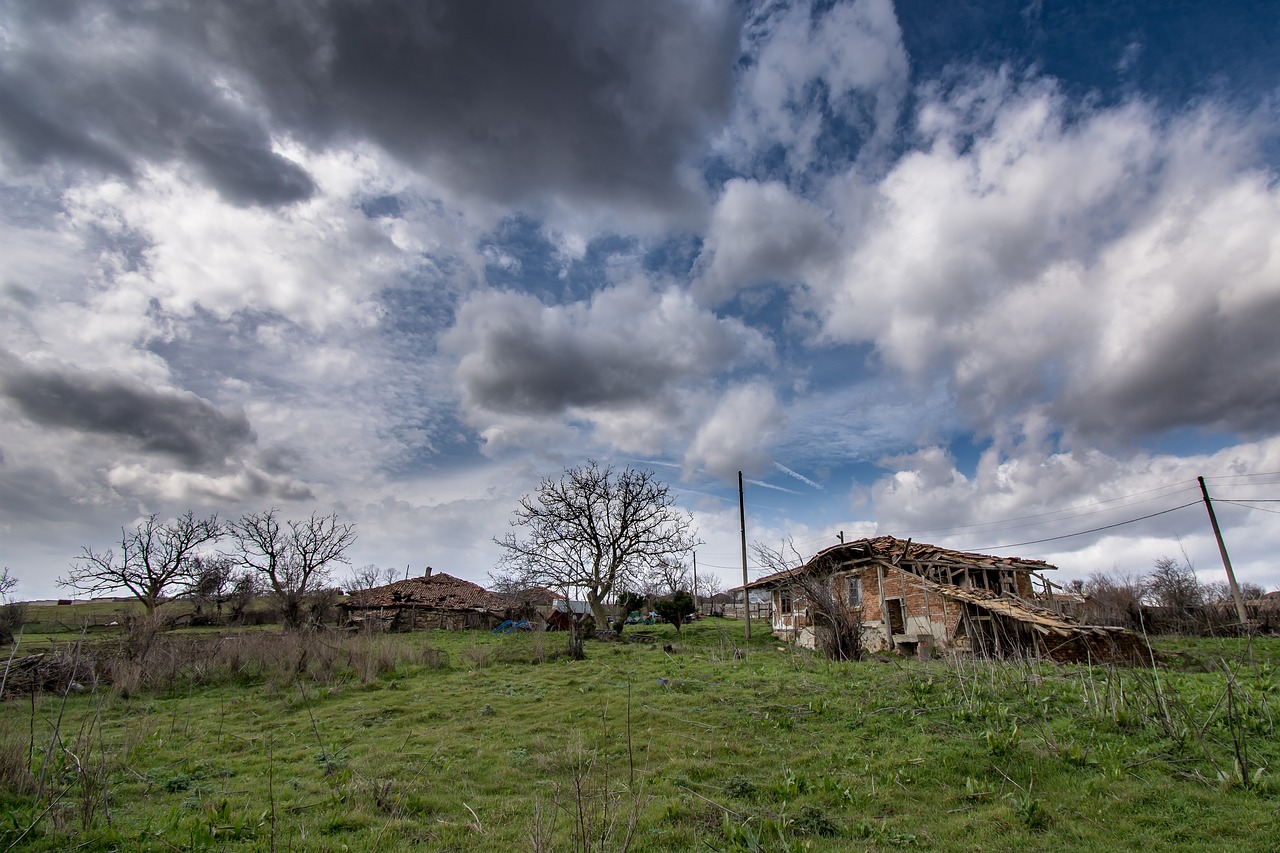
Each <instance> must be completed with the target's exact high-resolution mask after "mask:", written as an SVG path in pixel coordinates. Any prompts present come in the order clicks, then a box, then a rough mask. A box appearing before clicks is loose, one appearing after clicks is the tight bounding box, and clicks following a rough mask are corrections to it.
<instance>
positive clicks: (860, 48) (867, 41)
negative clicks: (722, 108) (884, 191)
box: [721, 0, 909, 179]
mask: <svg viewBox="0 0 1280 853" xmlns="http://www.w3.org/2000/svg"><path fill="white" fill-rule="evenodd" d="M744 41H745V45H744V54H745V59H744V66H745V70H744V71H743V73H742V79H741V81H740V84H739V101H738V104H737V106H736V109H735V113H734V116H733V118H732V120H731V122H730V124H729V128H728V130H727V131H726V133H725V137H724V139H723V140H722V143H721V147H722V149H723V150H724V151H725V153H727V154H728V155H729V156H730V157H732V158H733V159H735V160H736V161H738V162H740V163H742V164H743V165H744V166H746V167H747V168H751V166H753V165H754V162H755V161H756V160H758V159H759V158H763V157H766V156H768V155H771V154H773V155H776V154H777V153H778V152H781V154H782V156H783V157H784V158H785V171H786V172H788V173H789V174H792V175H795V176H797V177H798V178H801V179H803V178H804V177H805V176H806V173H807V172H809V171H810V170H812V169H816V170H817V171H819V172H823V171H826V170H827V169H828V168H829V164H828V161H829V160H830V159H832V156H833V155H835V157H836V158H837V159H839V160H843V156H842V155H843V151H844V146H846V145H848V144H849V142H850V138H851V137H852V138H854V139H856V140H857V143H858V146H859V147H861V148H864V149H866V150H867V151H868V152H870V153H877V154H878V153H881V152H880V150H879V149H881V148H882V146H883V145H884V143H885V142H886V141H887V140H888V139H889V137H890V135H891V134H892V133H893V131H894V129H895V126H896V124H897V121H898V116H899V113H900V110H901V103H902V100H903V98H905V96H906V94H907V91H908V86H909V84H908V72H909V63H908V58H907V53H906V50H905V49H904V47H903V43H902V32H901V29H900V28H899V26H898V20H897V17H896V15H895V14H894V9H893V4H892V2H890V0H856V2H852V3H835V4H819V3H815V2H798V3H793V4H763V5H762V9H761V10H760V12H759V13H758V15H757V17H756V18H755V19H753V20H752V21H750V22H749V24H748V27H747V29H746V34H745V37H744Z"/></svg>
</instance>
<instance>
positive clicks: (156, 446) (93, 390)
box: [0, 357, 255, 468]
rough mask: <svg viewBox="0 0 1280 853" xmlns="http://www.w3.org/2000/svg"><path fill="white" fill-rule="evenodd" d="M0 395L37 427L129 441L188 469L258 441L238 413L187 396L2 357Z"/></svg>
mask: <svg viewBox="0 0 1280 853" xmlns="http://www.w3.org/2000/svg"><path fill="white" fill-rule="evenodd" d="M0 394H2V395H3V396H4V397H6V398H8V399H9V400H10V401H11V402H12V403H13V404H14V405H15V406H16V407H17V408H18V410H19V411H20V412H21V413H22V414H23V415H24V416H26V417H27V418H28V419H29V420H31V421H33V422H35V423H37V424H40V425H41V426H46V427H54V428H62V429H73V430H81V431H85V432H91V433H97V434H99V435H108V436H113V437H117V438H122V439H126V440H130V441H132V442H136V444H137V445H138V446H140V447H141V448H142V449H143V450H144V451H147V452H151V453H163V454H166V455H169V456H173V457H175V458H177V460H178V461H179V462H181V463H182V464H184V465H186V466H188V467H190V468H206V467H210V466H215V465H217V464H219V463H221V462H222V461H223V460H225V459H226V458H227V457H228V456H229V455H231V454H232V453H234V452H235V451H236V450H238V449H240V448H241V447H244V446H245V445H247V444H251V443H252V442H253V441H254V439H255V437H254V433H253V430H252V428H251V427H250V426H249V421H248V419H247V418H246V417H245V416H244V413H243V412H240V413H236V414H228V413H226V412H223V411H221V410H219V409H218V408H217V407H216V406H214V405H213V404H212V403H210V402H209V401H208V400H205V399H202V398H200V397H197V396H196V395H195V394H192V393H190V392H186V391H168V390H164V391H162V390H156V389H153V388H148V387H147V386H145V385H143V384H141V383H139V382H133V381H129V380H123V379H119V378H116V377H110V376H103V375H98V374H93V373H88V372H83V371H78V370H75V369H73V368H63V369H57V370H55V369H39V368H33V367H31V366H29V365H26V364H24V363H23V362H21V361H19V360H18V359H16V358H13V357H4V358H0Z"/></svg>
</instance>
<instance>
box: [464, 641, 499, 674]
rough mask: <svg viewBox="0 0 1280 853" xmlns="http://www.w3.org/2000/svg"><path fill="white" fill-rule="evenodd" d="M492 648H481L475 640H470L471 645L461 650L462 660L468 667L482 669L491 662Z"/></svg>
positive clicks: (492, 657)
mask: <svg viewBox="0 0 1280 853" xmlns="http://www.w3.org/2000/svg"><path fill="white" fill-rule="evenodd" d="M493 659H494V652H493V649H482V648H480V646H479V645H477V644H476V641H475V640H472V641H471V645H469V646H467V647H466V648H465V649H463V650H462V661H463V663H465V664H466V665H467V668H468V669H484V668H485V667H487V666H488V665H489V664H491V663H493Z"/></svg>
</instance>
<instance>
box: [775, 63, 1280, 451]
mask: <svg viewBox="0 0 1280 853" xmlns="http://www.w3.org/2000/svg"><path fill="white" fill-rule="evenodd" d="M1073 111H1074V112H1073ZM919 126H920V128H921V132H922V133H924V134H926V136H927V138H928V139H929V140H930V143H929V144H928V146H927V147H925V148H922V149H921V150H918V151H915V152H912V153H909V154H907V155H906V156H904V157H903V158H902V159H901V160H900V161H899V162H898V163H897V165H895V166H894V168H893V169H892V170H891V171H890V172H889V173H888V174H887V175H886V177H885V178H884V180H883V181H881V182H879V183H878V184H877V185H875V187H874V194H875V196H876V199H875V202H874V203H873V204H872V205H870V206H869V207H867V208H860V209H862V210H866V209H869V210H870V211H872V213H871V216H870V217H869V218H868V219H866V220H861V219H860V220H857V221H855V222H841V223H840V225H841V226H842V227H843V228H844V229H845V233H846V234H847V235H848V237H849V239H848V240H847V241H846V242H845V247H846V250H845V252H844V254H843V256H842V257H841V258H840V259H839V260H838V261H837V262H836V263H833V264H830V265H828V266H827V267H826V268H825V270H819V271H816V272H815V273H813V274H811V275H809V276H808V277H807V278H806V280H805V288H804V289H803V292H802V293H801V294H800V295H799V296H798V300H799V302H800V303H801V304H802V305H803V306H804V308H805V309H806V310H807V311H809V312H811V313H812V315H813V316H815V317H817V318H818V319H819V321H820V323H821V327H822V334H821V338H822V339H824V340H826V341H830V342H840V343H858V342H871V343H874V345H875V347H876V350H877V353H878V354H879V356H880V357H881V358H882V359H883V361H884V363H885V364H886V365H888V366H890V367H893V368H895V369H897V370H900V371H902V372H904V373H905V374H906V375H908V376H913V377H916V378H922V377H926V376H928V375H930V374H933V373H935V372H941V373H943V374H945V375H946V376H948V378H949V381H950V383H951V384H952V386H953V388H954V390H955V393H956V395H957V397H958V398H959V400H960V402H961V404H962V406H964V407H965V409H966V410H967V412H968V413H969V416H970V418H971V425H973V426H977V427H979V428H980V429H982V430H985V431H988V432H990V431H992V430H994V429H995V428H996V425H997V424H998V423H999V422H1000V421H1001V420H1002V419H1006V418H1009V417H1018V416H1020V415H1021V413H1023V412H1025V411H1028V410H1029V408H1030V407H1033V406H1035V405H1037V404H1039V403H1042V402H1045V401H1050V400H1052V401H1053V404H1052V414H1053V415H1054V417H1055V418H1056V419H1057V420H1058V422H1059V423H1060V424H1061V425H1062V426H1063V427H1065V428H1067V429H1069V430H1078V431H1081V432H1083V433H1086V434H1089V435H1092V436H1095V437H1097V436H1100V435H1102V436H1106V437H1108V438H1109V439H1111V440H1115V441H1127V440H1132V439H1133V438H1136V437H1138V436H1141V435H1143V434H1151V433H1158V432H1160V431H1162V430H1165V429H1169V428H1172V427H1177V426H1182V425H1199V426H1216V427H1225V428H1228V429H1234V430H1241V431H1245V432H1248V431H1257V430H1264V429H1271V428H1274V427H1276V426H1277V425H1280V418H1278V417H1277V416H1278V415H1280V408H1278V407H1277V401H1278V400H1280V398H1277V397H1276V394H1275V391H1274V388H1273V387H1272V386H1273V385H1274V383H1267V382H1266V381H1265V376H1267V375H1271V374H1274V372H1275V371H1276V369H1277V368H1280V361H1277V359H1280V351H1278V350H1277V349H1276V348H1275V347H1273V346H1269V345H1267V343H1266V335H1267V332H1266V329H1267V328H1269V327H1273V326H1274V324H1275V322H1276V320H1277V319H1280V314H1278V313H1277V312H1278V311H1280V266H1277V264H1278V263H1280V262H1278V261H1277V258H1280V251H1278V248H1280V236H1277V235H1280V190H1278V189H1277V185H1276V183H1275V180H1274V174H1273V173H1270V172H1268V171H1266V170H1262V169H1258V168H1254V167H1252V163H1253V162H1255V161H1254V159H1253V158H1254V148H1253V146H1252V142H1253V139H1254V138H1255V136H1254V131H1253V130H1252V129H1251V127H1250V125H1249V122H1248V121H1247V120H1245V121H1241V120H1240V119H1238V118H1234V117H1232V116H1228V115H1225V114H1222V113H1219V112H1216V111H1214V110H1213V109H1211V108H1207V107H1206V108H1201V109H1197V110H1193V111H1191V112H1188V113H1185V114H1183V115H1180V116H1176V117H1174V118H1172V119H1169V118H1165V117H1162V116H1159V115H1157V114H1155V113H1154V112H1153V111H1152V110H1151V109H1150V108H1149V107H1147V106H1145V105H1144V104H1142V103H1141V102H1128V103H1124V104H1121V105H1119V106H1115V107H1111V108H1106V109H1094V110H1091V109H1087V108H1079V107H1078V106H1074V107H1073V106H1072V105H1070V104H1069V103H1068V102H1067V101H1066V99H1065V98H1064V97H1063V96H1062V95H1061V94H1060V93H1059V92H1058V90H1057V89H1056V87H1055V86H1054V85H1053V84H1052V83H1051V82H1046V81H1030V82H1026V83H1022V82H1019V81H1016V80H1013V79H1011V78H1010V77H1009V76H1008V75H1007V74H997V75H985V76H981V77H979V78H978V79H977V80H975V81H968V82H966V83H964V84H962V85H960V86H959V87H958V88H956V89H954V90H947V91H945V92H944V91H942V90H939V91H937V92H935V93H934V96H933V98H932V99H928V98H926V100H925V102H924V105H923V106H922V107H921V111H920V114H919ZM1193 164H1194V165H1193ZM866 189H867V187H866V185H865V183H863V182H862V181H861V179H859V178H857V177H856V176H854V175H849V176H846V177H844V178H842V179H840V180H837V181H833V182H832V183H831V185H830V186H829V187H828V192H830V193H831V195H832V196H833V197H839V195H840V194H842V193H843V192H846V191H847V192H850V193H852V194H855V195H857V194H860V193H863V192H865V191H866Z"/></svg>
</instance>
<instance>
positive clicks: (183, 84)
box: [0, 0, 737, 205]
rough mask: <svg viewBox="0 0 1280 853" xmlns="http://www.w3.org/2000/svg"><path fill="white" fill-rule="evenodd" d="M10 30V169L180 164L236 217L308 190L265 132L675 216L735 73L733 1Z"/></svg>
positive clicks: (457, 6)
mask: <svg viewBox="0 0 1280 853" xmlns="http://www.w3.org/2000/svg"><path fill="white" fill-rule="evenodd" d="M72 8H75V7H74V6H73V7H72ZM12 17H13V20H12V22H10V24H9V26H10V32H9V34H8V35H9V45H8V50H7V51H6V55H5V58H4V59H3V60H0V108H3V109H0V130H2V132H3V136H2V137H0V138H2V139H3V141H4V142H5V143H7V147H8V148H9V149H10V151H11V152H12V153H13V155H14V156H15V157H17V158H18V159H20V160H22V161H24V162H27V163H29V164H30V163H38V162H41V161H44V160H48V159H51V158H57V159H66V160H74V161H77V162H80V163H86V164H90V165H93V166H96V167H99V168H107V169H111V170H114V171H117V172H124V173H127V172H129V171H130V170H132V169H136V168H137V165H138V161H139V160H168V159H172V158H178V157H183V158H190V159H192V160H194V161H195V163H196V164H197V165H198V167H199V168H200V170H201V171H202V172H203V173H204V175H205V176H206V177H207V178H208V180H209V181H210V182H211V183H212V184H213V185H214V186H215V187H217V189H218V190H219V191H220V192H222V193H223V194H224V195H225V196H226V197H227V198H228V199H230V200H232V201H235V202H238V203H266V204H278V203H283V202H289V201H294V200H297V199H300V198H305V197H307V195H309V194H310V193H311V192H312V190H313V186H312V184H311V181H310V179H309V178H308V177H307V176H306V174H305V173H303V172H302V170H300V169H299V168H298V167H297V166H296V165H294V164H292V163H290V162H289V161H287V160H285V159H283V158H281V157H280V156H279V155H277V154H275V153H274V152H272V151H271V149H270V144H269V135H270V134H271V133H276V132H284V133H287V134H292V135H295V136H297V137H299V138H302V139H305V140H307V141H309V142H311V143H315V144H321V145H323V144H328V143H333V142H337V143H342V142H349V141H352V140H360V139H368V140H372V141H374V142H376V143H377V144H379V145H380V146H382V147H383V148H384V149H386V150H387V151H389V152H391V153H392V154H394V155H396V156H397V157H399V158H401V159H402V160H404V161H406V162H408V163H412V164H415V165H420V166H423V167H425V168H427V169H429V170H430V171H431V172H432V173H433V175H434V176H435V177H436V178H437V179H439V180H443V181H445V182H447V183H450V184H452V185H454V186H455V187H457V188H459V189H462V190H465V191H472V192H480V193H483V194H485V195H487V196H489V197H491V198H494V199H497V200H501V201H512V200H518V199H522V198H526V197H528V196H529V195H532V194H538V193H543V192H551V193H563V194H566V195H570V196H574V197H579V198H590V199H595V200H602V201H603V200H609V201H616V200H621V201H624V202H637V201H638V202H641V203H645V204H658V205H670V204H673V203H678V201H679V200H680V199H681V198H682V197H683V195H684V194H685V193H686V189H685V188H684V187H682V185H681V183H680V181H679V179H678V175H677V170H678V166H679V165H680V164H681V162H682V161H683V159H684V158H685V156H686V155H687V154H688V153H689V151H690V149H691V147H692V146H693V145H694V144H695V143H696V142H697V141H698V140H699V139H701V137H702V135H703V134H704V133H705V132H707V131H708V129H709V128H711V127H713V126H714V124H715V123H717V122H718V121H719V120H720V119H722V118H723V116H724V115H725V113H726V111H727V109H728V105H729V100H730V96H731V86H732V77H731V74H732V66H733V62H734V59H735V58H736V55H737V28H736V23H737V21H736V18H735V16H734V14H733V13H732V12H731V11H729V7H728V4H725V5H724V7H723V8H722V7H719V6H706V7H699V6H698V5H697V4H692V3H686V2H684V0H653V1H652V2H645V3H635V2H632V0H615V1H614V2H600V0H572V2H562V3H555V4H536V3H510V2H501V0H449V2H437V3H421V2H411V0H384V2H365V0H332V2H327V3H313V4H303V3H294V2H289V0H277V1H276V2H257V1H256V0H255V2H232V1H231V0H228V2H222V3H217V4H213V3H211V4H199V5H197V6H195V7H192V8H190V9H184V8H182V7H180V6H178V5H176V4H160V6H158V7H150V8H148V9H144V10H139V9H138V7H137V6H136V4H132V3H128V2H124V0H119V2H114V3H113V2H105V0H104V2H99V3H84V4H81V5H80V6H79V7H78V8H77V9H75V10H74V11H72V10H70V9H68V7H65V6H63V5H62V4H50V5H48V6H45V5H42V4H30V5H28V6H25V7H23V8H22V9H21V10H20V11H19V12H17V13H15V14H14V15H13V16H12Z"/></svg>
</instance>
